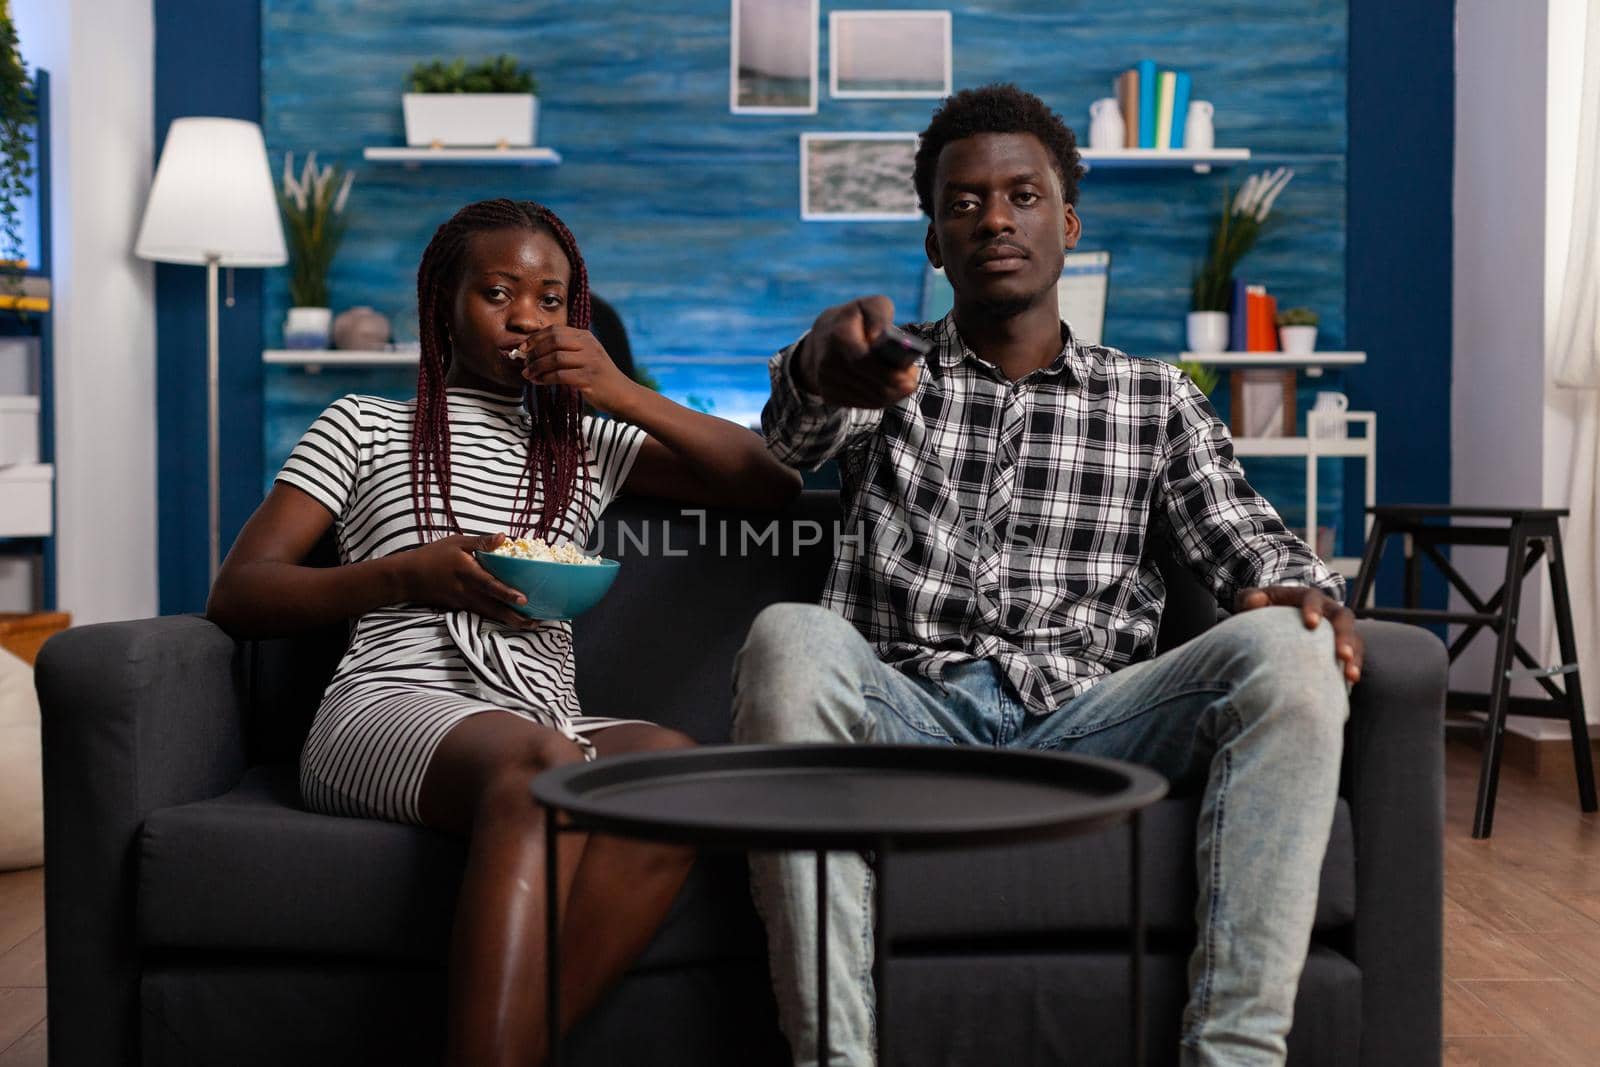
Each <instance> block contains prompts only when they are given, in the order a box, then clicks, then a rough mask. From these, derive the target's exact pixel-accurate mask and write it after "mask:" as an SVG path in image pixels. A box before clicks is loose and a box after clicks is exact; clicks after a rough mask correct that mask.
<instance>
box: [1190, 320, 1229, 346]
mask: <svg viewBox="0 0 1600 1067" xmlns="http://www.w3.org/2000/svg"><path fill="white" fill-rule="evenodd" d="M1184 334H1185V336H1186V337H1187V339H1188V343H1189V351H1191V352H1222V351H1224V350H1226V349H1227V347H1228V313H1227V312H1226V311H1191V312H1189V315H1188V317H1187V319H1186V320H1185V322H1184Z"/></svg>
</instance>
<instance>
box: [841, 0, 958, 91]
mask: <svg viewBox="0 0 1600 1067" xmlns="http://www.w3.org/2000/svg"><path fill="white" fill-rule="evenodd" d="M828 91H829V92H830V93H832V94H833V95H834V96H836V97H842V98H845V99H850V98H852V97H854V98H857V99H878V98H891V99H892V98H916V97H926V98H932V99H942V98H943V97H946V96H949V95H950V12H948V11H833V12H830V13H829V14H828Z"/></svg>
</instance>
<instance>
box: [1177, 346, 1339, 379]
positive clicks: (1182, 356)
mask: <svg viewBox="0 0 1600 1067" xmlns="http://www.w3.org/2000/svg"><path fill="white" fill-rule="evenodd" d="M1175 358H1176V359H1177V360H1179V361H1180V362H1186V363H1200V364H1203V365H1205V366H1207V367H1245V368H1252V367H1253V368H1255V369H1257V370H1281V369H1283V368H1286V367H1294V368H1296V369H1297V370H1303V371H1305V372H1306V377H1307V378H1320V377H1322V370H1323V368H1324V367H1356V366H1360V365H1361V364H1363V363H1365V362H1366V361H1367V354H1366V353H1365V352H1312V353H1309V354H1308V355H1304V356H1297V355H1290V354H1289V353H1287V352H1179V353H1178V355H1177V356H1176V357H1175Z"/></svg>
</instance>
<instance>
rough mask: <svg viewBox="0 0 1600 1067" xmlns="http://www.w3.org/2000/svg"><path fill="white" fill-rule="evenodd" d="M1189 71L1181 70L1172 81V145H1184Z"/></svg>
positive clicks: (1179, 146)
mask: <svg viewBox="0 0 1600 1067" xmlns="http://www.w3.org/2000/svg"><path fill="white" fill-rule="evenodd" d="M1189 86H1190V78H1189V72H1188V71H1186V70H1180V71H1178V72H1177V76H1176V77H1175V78H1174V79H1173V83H1172V147H1173V148H1182V147H1183V124H1184V120H1185V119H1187V118H1188V117H1189Z"/></svg>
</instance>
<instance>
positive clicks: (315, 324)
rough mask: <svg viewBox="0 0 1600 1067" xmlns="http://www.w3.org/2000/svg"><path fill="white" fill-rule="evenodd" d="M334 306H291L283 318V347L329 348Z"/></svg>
mask: <svg viewBox="0 0 1600 1067" xmlns="http://www.w3.org/2000/svg"><path fill="white" fill-rule="evenodd" d="M332 326H333V309H332V308H290V309H289V313H288V314H287V315H286V316H284V319H283V347H285V348H327V347H328V330H329V329H330V328H331V327H332Z"/></svg>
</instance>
